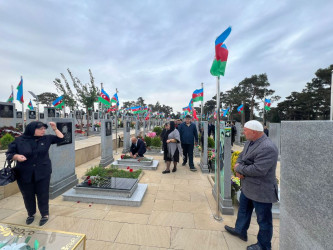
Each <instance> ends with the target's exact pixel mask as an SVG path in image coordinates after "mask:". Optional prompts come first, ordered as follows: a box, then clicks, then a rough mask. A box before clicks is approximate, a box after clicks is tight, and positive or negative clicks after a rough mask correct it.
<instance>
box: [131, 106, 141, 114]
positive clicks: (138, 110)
mask: <svg viewBox="0 0 333 250" xmlns="http://www.w3.org/2000/svg"><path fill="white" fill-rule="evenodd" d="M131 110H132V112H133V114H139V113H140V111H141V106H136V107H131Z"/></svg>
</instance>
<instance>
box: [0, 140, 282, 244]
mask: <svg viewBox="0 0 333 250" xmlns="http://www.w3.org/2000/svg"><path fill="white" fill-rule="evenodd" d="M233 149H234V150H241V148H240V147H237V146H235V147H234V148H233ZM118 157H119V155H115V158H118ZM153 157H154V158H155V159H157V160H159V161H160V164H159V167H158V169H157V170H156V171H144V175H143V177H142V178H141V180H140V183H147V184H148V190H147V193H146V195H145V197H144V200H143V202H142V205H141V206H140V207H124V206H113V205H103V204H88V203H81V202H80V203H78V202H71V201H63V200H62V197H61V196H60V197H58V198H56V199H54V200H50V220H49V222H48V223H47V224H46V225H45V226H44V227H45V228H48V229H52V230H63V231H69V232H77V233H84V234H86V235H87V249H89V250H90V249H98V250H101V249H122V250H123V249H133V250H134V249H138V250H139V249H140V250H143V249H200V250H203V249H230V250H235V249H236V250H237V249H246V246H248V245H250V244H254V243H256V235H257V232H258V225H257V223H256V219H255V217H254V218H253V219H252V221H251V226H250V229H249V231H248V234H249V241H248V242H243V241H241V240H240V239H238V238H236V237H233V236H230V235H229V234H228V233H227V232H226V231H225V230H224V225H229V226H234V224H235V220H236V217H237V215H236V214H237V207H236V208H235V215H232V216H231V215H222V217H223V221H222V222H217V221H215V220H214V218H213V214H214V213H215V208H216V203H215V200H214V198H213V195H212V187H211V184H210V182H209V181H208V178H207V177H208V174H202V173H201V172H200V170H198V171H197V172H191V171H189V168H188V166H185V167H183V166H181V165H180V164H178V170H177V172H176V173H171V174H167V175H163V174H162V173H161V172H162V171H163V170H164V169H165V164H164V162H163V160H162V156H156V155H154V156H153ZM99 160H100V158H96V159H94V160H92V161H89V162H87V163H85V164H82V165H80V166H78V167H77V168H76V174H77V175H78V177H79V178H81V177H82V176H83V175H84V173H85V171H86V169H88V168H90V167H91V166H94V165H97V164H98V163H99ZM195 161H196V163H198V162H199V158H196V159H195ZM196 166H197V164H196ZM25 219H26V212H25V209H24V204H23V199H22V196H21V194H20V193H17V194H14V195H12V196H10V197H8V198H5V199H3V200H1V201H0V220H1V221H2V222H8V223H16V224H22V225H24V224H25ZM39 219H40V217H39V216H37V218H36V220H35V221H34V222H33V224H32V226H35V227H37V225H38V222H39ZM273 224H274V234H273V241H272V244H273V249H274V250H277V249H279V225H280V223H279V220H278V219H274V222H273Z"/></svg>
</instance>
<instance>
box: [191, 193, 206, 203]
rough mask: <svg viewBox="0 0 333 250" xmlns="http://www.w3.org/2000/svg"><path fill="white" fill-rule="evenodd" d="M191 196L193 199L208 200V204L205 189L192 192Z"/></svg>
mask: <svg viewBox="0 0 333 250" xmlns="http://www.w3.org/2000/svg"><path fill="white" fill-rule="evenodd" d="M190 196H191V201H202V202H206V203H207V204H208V200H207V197H206V195H205V193H204V192H203V191H202V192H190Z"/></svg>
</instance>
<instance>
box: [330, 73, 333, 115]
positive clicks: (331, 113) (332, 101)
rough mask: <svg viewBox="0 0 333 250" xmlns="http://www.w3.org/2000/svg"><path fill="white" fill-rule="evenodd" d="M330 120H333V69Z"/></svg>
mask: <svg viewBox="0 0 333 250" xmlns="http://www.w3.org/2000/svg"><path fill="white" fill-rule="evenodd" d="M330 111H331V112H330V120H331V121H333V70H332V75H331V110H330Z"/></svg>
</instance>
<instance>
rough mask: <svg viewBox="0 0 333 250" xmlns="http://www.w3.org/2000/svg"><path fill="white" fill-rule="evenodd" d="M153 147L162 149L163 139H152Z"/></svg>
mask: <svg viewBox="0 0 333 250" xmlns="http://www.w3.org/2000/svg"><path fill="white" fill-rule="evenodd" d="M154 132H156V131H154ZM156 134H157V132H156ZM151 145H152V146H154V147H161V145H162V142H161V139H160V138H159V137H157V136H156V137H154V138H152V140H151Z"/></svg>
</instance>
